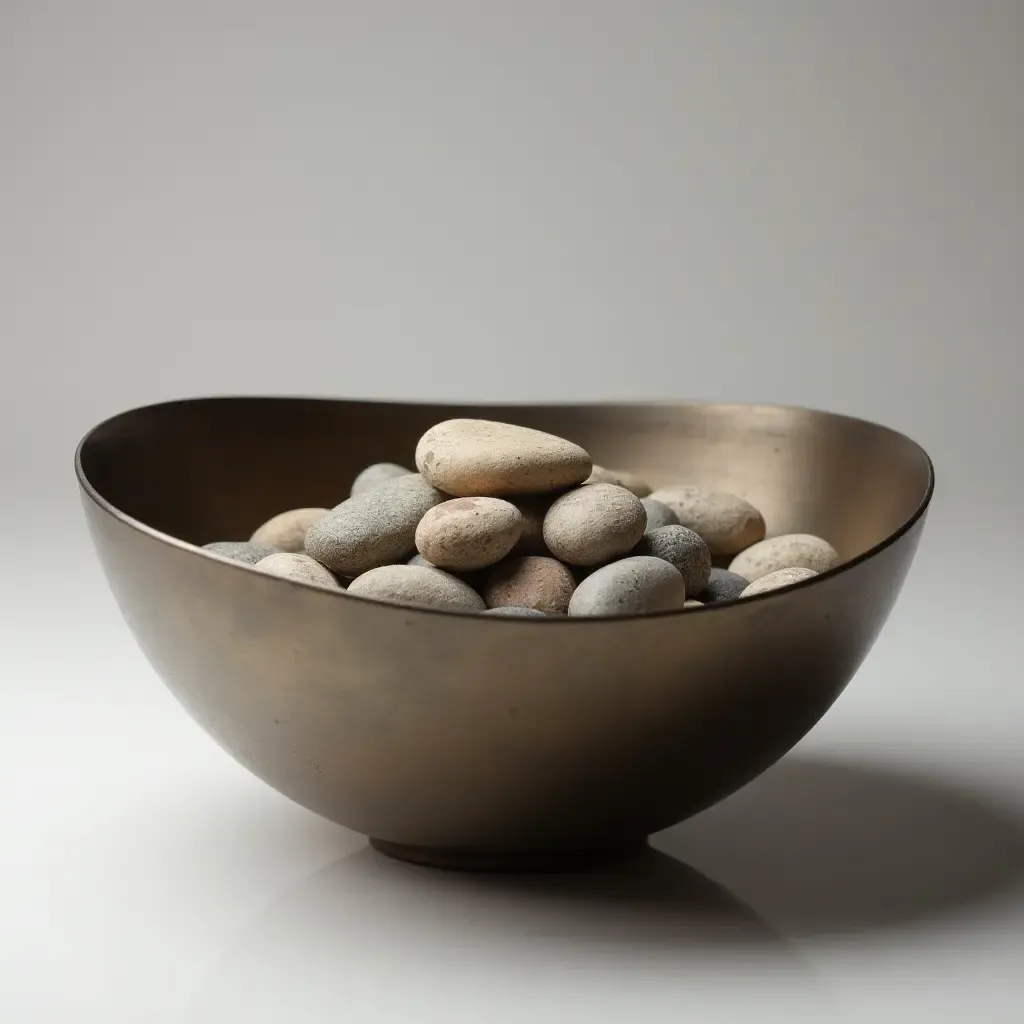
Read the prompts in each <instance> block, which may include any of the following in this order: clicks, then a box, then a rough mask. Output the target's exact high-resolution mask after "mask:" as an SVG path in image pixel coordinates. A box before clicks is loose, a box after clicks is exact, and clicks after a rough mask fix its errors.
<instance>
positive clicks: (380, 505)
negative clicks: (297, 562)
mask: <svg viewBox="0 0 1024 1024" xmlns="http://www.w3.org/2000/svg"><path fill="white" fill-rule="evenodd" d="M445 498H446V495H444V494H442V493H441V492H440V491H438V490H436V489H435V488H433V487H431V486H430V484H428V483H427V482H426V480H424V479H423V478H422V477H421V476H420V475H419V474H418V473H412V474H409V475H407V476H400V477H395V478H394V479H391V480H386V481H385V482H384V483H382V484H381V485H380V486H378V487H375V488H374V489H373V490H372V491H364V492H363V493H362V494H357V495H356V496H355V497H354V498H349V499H348V500H347V501H343V502H342V503H341V504H340V505H338V506H337V507H335V508H333V509H331V511H330V512H328V513H327V515H325V516H323V517H322V518H321V519H318V520H317V521H316V522H315V523H314V524H313V525H312V526H311V527H310V528H309V532H308V533H307V534H306V552H307V553H308V554H310V555H312V556H313V557H314V558H315V559H316V560H317V561H318V562H322V563H323V564H324V565H326V566H327V568H328V569H330V570H332V571H333V572H336V573H340V574H341V575H342V576H358V575H359V574H360V573H364V572H367V571H368V570H370V569H376V568H378V567H379V566H382V565H387V564H389V563H391V562H398V561H401V560H402V559H405V558H408V557H409V555H410V554H412V552H413V551H414V550H415V547H416V527H417V526H418V525H419V521H420V520H421V519H422V518H423V516H424V515H426V513H427V512H428V511H429V510H430V509H432V508H433V507H434V506H435V505H440V504H441V502H442V501H444V500H445Z"/></svg>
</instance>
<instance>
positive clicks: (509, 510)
mask: <svg viewBox="0 0 1024 1024" xmlns="http://www.w3.org/2000/svg"><path fill="white" fill-rule="evenodd" d="M522 524H523V517H522V515H521V513H520V512H519V509H517V508H516V507H515V505H513V504H512V503H511V502H508V501H503V500H502V499H501V498H452V499H451V500H450V501H444V502H442V503H441V504H440V505H435V506H434V507H433V508H432V509H430V510H429V511H428V512H427V513H426V514H425V515H424V516H423V518H422V519H421V520H420V522H419V525H418V526H417V527H416V550H417V551H419V553H420V554H421V555H423V557H424V558H426V559H427V560H428V561H430V562H433V563H434V565H436V566H438V567H439V568H441V569H452V570H457V571H461V572H469V571H472V570H473V569H484V568H486V567H487V566H489V565H495V564H496V563H498V562H500V561H501V560H502V559H503V558H504V557H505V556H506V555H507V554H508V553H509V552H510V551H511V550H512V549H513V548H514V547H515V546H516V542H517V541H518V540H519V534H520V532H521V531H522Z"/></svg>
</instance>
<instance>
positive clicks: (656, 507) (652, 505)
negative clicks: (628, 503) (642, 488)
mask: <svg viewBox="0 0 1024 1024" xmlns="http://www.w3.org/2000/svg"><path fill="white" fill-rule="evenodd" d="M641 503H642V504H643V506H644V511H645V512H646V513H647V533H651V532H652V531H654V530H660V529H661V528H662V527H663V526H678V525H679V516H677V515H676V514H675V512H673V511H672V509H670V508H669V507H668V505H666V504H665V503H664V502H663V501H658V500H657V499H656V498H643V499H641Z"/></svg>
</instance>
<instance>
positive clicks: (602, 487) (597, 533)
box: [544, 484, 647, 566]
mask: <svg viewBox="0 0 1024 1024" xmlns="http://www.w3.org/2000/svg"><path fill="white" fill-rule="evenodd" d="M646 525H647V512H646V511H645V509H644V506H643V504H642V502H641V501H640V499H639V498H638V497H637V496H636V495H635V494H633V493H632V492H631V491H627V490H626V489H625V488H624V487H618V486H617V485H615V484H588V485H587V486H586V487H578V488H576V489H575V490H572V491H569V492H568V493H566V494H563V495H562V496H561V497H560V498H557V499H556V500H555V501H554V502H553V503H552V505H551V508H549V509H548V512H547V515H546V516H544V543H545V544H547V546H548V550H549V551H550V552H551V553H552V554H553V555H554V556H555V557H556V558H560V559H561V560H562V561H563V562H568V563H569V564H570V565H580V566H591V565H600V564H601V563H603V562H607V561H610V560H611V559H613V558H616V557H618V556H619V555H625V554H627V553H628V552H630V551H632V550H633V548H634V547H635V546H636V544H637V542H638V541H639V540H640V538H641V537H642V536H643V535H644V527H645V526H646Z"/></svg>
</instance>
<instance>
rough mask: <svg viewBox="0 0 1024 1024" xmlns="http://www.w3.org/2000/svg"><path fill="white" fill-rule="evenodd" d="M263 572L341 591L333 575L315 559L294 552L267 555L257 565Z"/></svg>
mask: <svg viewBox="0 0 1024 1024" xmlns="http://www.w3.org/2000/svg"><path fill="white" fill-rule="evenodd" d="M256 568H257V569H259V570H260V571H261V572H266V573H270V575H271V576H281V577H283V578H284V579H286V580H301V581H302V582H304V583H315V584H317V585H318V586H321V587H330V588H331V589H332V590H339V589H340V585H339V583H338V581H337V580H336V579H335V578H334V575H333V573H331V572H330V571H329V570H327V569H325V568H324V567H323V566H322V565H321V564H320V563H319V562H318V561H317V560H316V559H315V558H310V557H309V555H302V554H299V553H297V552H293V551H279V552H277V553H276V554H273V555H267V557H266V558H261V559H260V560H259V561H258V562H257V563H256Z"/></svg>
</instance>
